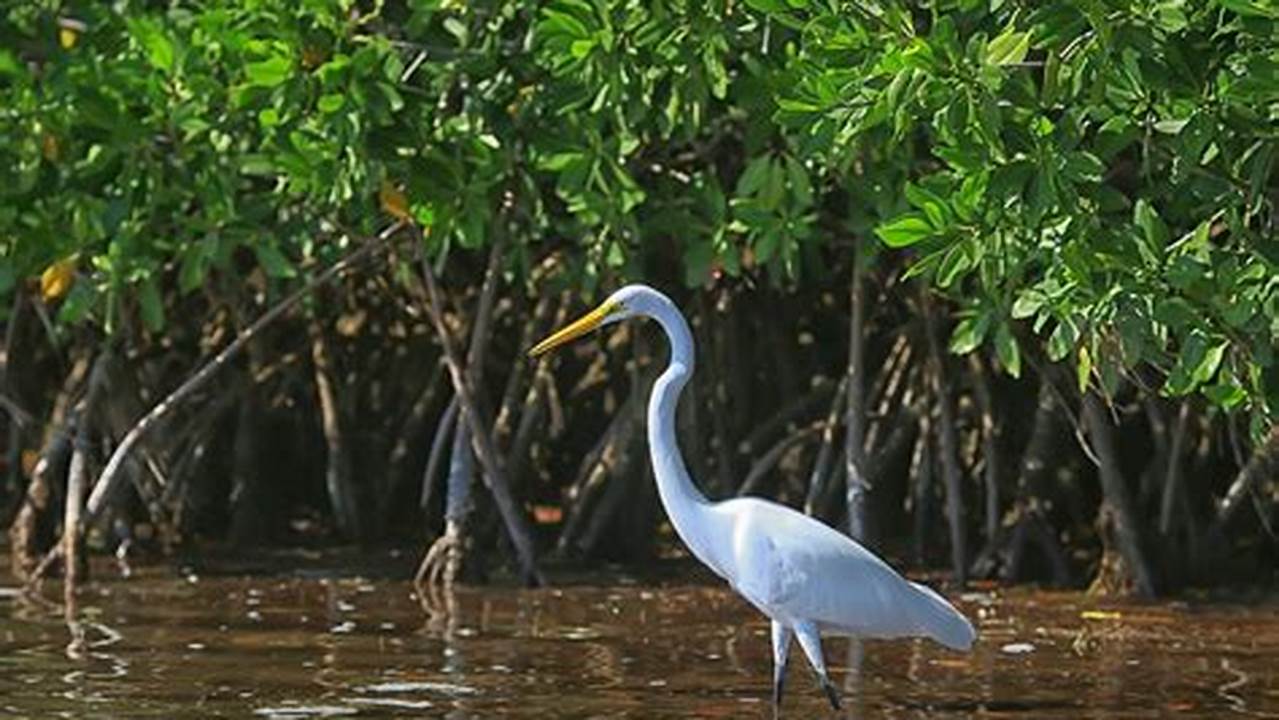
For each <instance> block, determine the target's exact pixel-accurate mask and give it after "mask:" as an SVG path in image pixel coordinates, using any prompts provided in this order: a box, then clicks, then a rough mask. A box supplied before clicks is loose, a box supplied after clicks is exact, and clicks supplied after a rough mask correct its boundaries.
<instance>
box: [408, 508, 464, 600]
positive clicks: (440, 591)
mask: <svg viewBox="0 0 1279 720" xmlns="http://www.w3.org/2000/svg"><path fill="white" fill-rule="evenodd" d="M461 555H462V542H461V537H460V535H459V533H457V532H456V530H455V528H454V526H453V525H451V524H450V526H449V528H448V529H447V530H445V532H444V534H443V535H440V536H439V537H438V538H436V539H435V542H433V543H431V547H430V548H428V549H427V551H426V555H425V556H424V557H423V558H422V564H421V565H419V566H418V569H417V574H416V575H415V576H414V577H413V588H414V589H415V590H416V591H417V597H418V601H419V602H420V603H421V604H422V610H423V611H425V612H426V614H427V615H428V616H429V617H430V618H431V619H432V620H440V619H443V618H447V617H449V616H451V615H452V614H453V612H454V610H455V606H456V602H455V596H454V593H453V586H454V583H455V581H456V579H457V570H458V567H459V566H460V565H461Z"/></svg>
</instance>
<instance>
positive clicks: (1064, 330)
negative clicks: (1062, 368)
mask: <svg viewBox="0 0 1279 720" xmlns="http://www.w3.org/2000/svg"><path fill="white" fill-rule="evenodd" d="M1076 337H1077V335H1076V333H1075V326H1074V325H1072V324H1071V323H1070V322H1069V321H1067V320H1063V321H1061V322H1059V323H1057V328H1056V329H1055V330H1053V334H1052V335H1050V336H1048V359H1049V360H1052V361H1053V362H1059V361H1060V360H1063V359H1064V358H1065V357H1066V356H1067V355H1069V354H1070V351H1071V350H1072V349H1073V348H1074V347H1075V339H1076Z"/></svg>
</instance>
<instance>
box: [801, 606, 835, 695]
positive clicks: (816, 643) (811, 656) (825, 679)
mask: <svg viewBox="0 0 1279 720" xmlns="http://www.w3.org/2000/svg"><path fill="white" fill-rule="evenodd" d="M795 636H796V637H798V638H799V646H800V647H801V648H803V649H804V655H805V656H807V657H808V664H809V665H812V666H813V672H815V673H817V682H818V683H820V684H821V686H822V690H823V691H824V692H825V693H826V699H827V700H830V706H831V707H833V708H835V709H836V710H838V709H839V691H838V690H836V689H835V684H834V683H832V682H831V681H830V676H829V675H827V674H826V658H825V656H823V655H822V636H821V633H819V632H818V631H817V624H816V623H813V622H811V621H806V622H799V623H795Z"/></svg>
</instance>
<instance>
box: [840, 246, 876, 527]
mask: <svg viewBox="0 0 1279 720" xmlns="http://www.w3.org/2000/svg"><path fill="white" fill-rule="evenodd" d="M864 256H865V250H864V249H861V248H859V249H857V250H856V251H855V253H854V257H853V278H852V282H851V283H850V285H849V303H850V313H849V314H850V315H851V319H850V320H849V324H848V333H849V335H848V400H847V401H846V402H845V405H844V482H845V484H844V504H845V507H846V508H847V510H848V534H849V536H850V537H852V538H853V539H854V540H857V541H860V542H863V543H865V542H866V540H867V538H866V499H867V498H866V496H867V493H869V492H870V485H869V483H867V481H866V474H865V466H866V460H865V457H864V453H865V445H864V442H865V438H866V396H865V389H866V367H865V365H866V261H865V257H864Z"/></svg>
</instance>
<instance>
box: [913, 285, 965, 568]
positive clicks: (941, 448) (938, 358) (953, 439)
mask: <svg viewBox="0 0 1279 720" xmlns="http://www.w3.org/2000/svg"><path fill="white" fill-rule="evenodd" d="M920 298H921V302H920V305H921V306H922V307H923V311H924V323H925V325H926V333H925V334H927V336H928V351H929V354H930V355H931V361H932V366H933V372H932V375H933V393H934V395H935V397H936V398H937V408H938V426H937V440H938V448H937V450H938V452H939V453H940V455H941V456H940V458H939V460H940V461H941V469H942V477H943V479H944V481H945V484H946V519H947V521H948V524H949V525H950V558H951V567H952V568H953V569H954V572H955V581H956V582H958V583H959V584H960V585H964V584H965V583H966V582H967V581H968V547H967V545H968V544H967V539H966V535H965V532H964V496H963V474H962V473H961V472H960V469H959V442H958V439H957V435H958V433H957V431H956V428H955V405H954V396H953V393H952V391H951V386H950V376H949V373H947V372H946V357H945V355H944V353H943V351H942V346H941V339H940V338H939V337H938V329H937V320H936V318H935V317H934V315H933V308H932V302H931V300H930V299H929V297H928V291H927V290H922V291H921V294H920Z"/></svg>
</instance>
